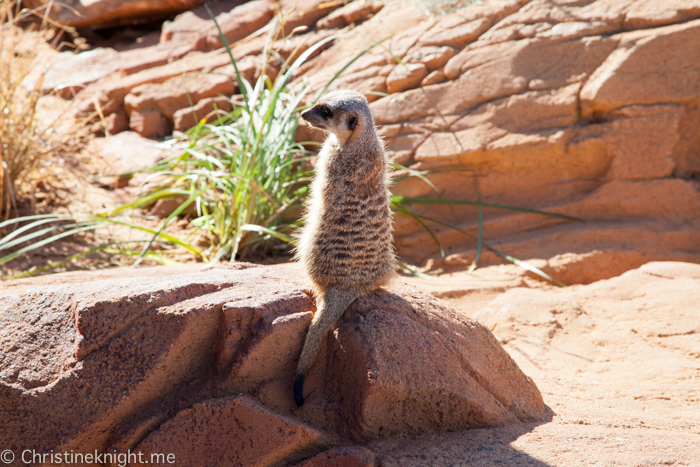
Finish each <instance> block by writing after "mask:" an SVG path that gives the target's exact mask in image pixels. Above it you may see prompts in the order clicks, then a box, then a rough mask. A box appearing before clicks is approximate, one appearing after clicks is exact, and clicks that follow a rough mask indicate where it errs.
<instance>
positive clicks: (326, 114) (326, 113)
mask: <svg viewBox="0 0 700 467" xmlns="http://www.w3.org/2000/svg"><path fill="white" fill-rule="evenodd" d="M318 113H319V114H320V115H321V117H323V118H324V119H325V120H328V119H329V118H333V110H332V109H331V108H330V107H328V106H327V105H319V106H318Z"/></svg>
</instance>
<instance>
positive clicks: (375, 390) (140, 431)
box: [0, 264, 545, 466]
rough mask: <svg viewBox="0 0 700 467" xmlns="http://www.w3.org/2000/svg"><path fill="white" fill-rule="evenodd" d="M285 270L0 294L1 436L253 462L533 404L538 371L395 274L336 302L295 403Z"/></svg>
mask: <svg viewBox="0 0 700 467" xmlns="http://www.w3.org/2000/svg"><path fill="white" fill-rule="evenodd" d="M290 275H292V276H293V275H298V273H297V272H296V271H294V270H290V269H288V268H287V269H284V268H279V267H255V266H254V265H245V264H241V265H238V266H237V268H236V269H222V268H219V269H212V270H209V271H204V272H197V273H187V274H175V275H168V276H165V275H161V273H160V271H158V270H156V271H155V272H154V276H151V277H136V278H129V279H120V280H105V281H90V278H89V275H87V274H86V275H84V277H83V281H87V282H84V283H77V284H72V285H70V284H69V285H58V286H54V287H48V288H41V289H32V290H28V291H26V292H24V293H22V294H18V295H9V296H6V297H4V298H2V299H0V348H1V350H2V351H1V352H0V417H1V418H2V420H3V423H2V425H1V426H0V444H1V445H2V446H3V447H4V448H6V449H11V450H13V451H14V452H16V453H20V452H23V451H24V450H26V449H34V450H36V451H37V452H51V450H54V451H55V452H71V450H72V451H74V452H77V453H88V452H94V451H95V450H97V452H103V453H104V452H113V451H114V450H117V451H118V452H127V451H128V450H132V451H139V452H143V453H144V454H145V455H146V456H147V459H148V458H150V453H170V454H173V455H174V456H175V459H176V460H177V461H178V463H182V464H183V465H191V466H196V465H202V466H204V465H212V462H213V463H215V464H217V465H260V466H263V465H277V464H279V463H280V462H282V461H284V462H285V463H287V464H289V463H290V462H294V461H297V460H302V459H303V458H305V457H312V456H313V455H314V454H318V453H319V452H320V451H322V450H323V449H324V448H328V447H331V448H332V447H333V446H334V445H338V444H341V445H342V444H343V443H346V444H347V443H348V442H352V440H354V441H355V442H360V441H363V440H367V439H370V438H375V437H386V436H389V435H392V434H407V433H420V432H424V431H429V430H445V429H453V430H454V429H463V428H468V427H486V426H493V425H500V424H504V423H513V422H517V421H519V420H523V421H527V420H536V419H540V418H542V417H543V416H544V414H545V407H544V402H543V400H542V396H541V395H540V393H539V391H538V389H537V387H536V386H535V384H534V383H533V381H532V380H531V379H530V378H528V377H527V376H525V375H524V374H523V373H522V372H521V371H520V370H519V368H518V367H517V365H516V364H515V362H514V361H513V360H512V359H511V358H510V357H509V356H508V354H507V353H506V352H505V351H504V350H503V348H502V347H501V345H500V344H499V343H498V341H497V340H496V339H495V338H494V337H493V335H492V334H491V333H490V331H489V330H488V329H486V328H485V327H484V326H482V325H481V324H479V323H478V322H477V321H474V320H471V319H469V318H467V317H465V316H463V315H460V314H459V313H458V312H457V311H456V310H455V309H453V308H451V307H450V306H449V305H447V304H446V303H444V302H441V301H440V300H438V299H435V298H433V297H431V296H430V295H427V294H425V293H421V292H418V291H417V290H416V289H413V288H411V287H409V286H406V285H402V284H400V283H395V284H394V285H392V286H391V287H388V288H387V290H380V291H378V292H376V293H375V294H373V295H372V296H369V297H367V298H365V299H362V300H359V301H357V302H355V303H354V304H353V305H352V306H351V307H350V308H349V309H348V311H347V312H346V313H345V315H344V317H343V318H342V319H341V321H340V323H339V327H338V328H337V329H336V330H335V331H334V332H333V333H331V334H330V335H329V336H328V339H327V346H326V348H325V349H323V350H322V351H321V352H320V354H319V356H318V358H317V360H316V362H317V363H316V364H315V365H314V366H313V367H312V369H311V371H310V373H309V375H308V379H307V382H306V384H305V392H306V394H307V401H306V403H305V404H304V406H303V407H302V408H301V409H297V408H296V406H295V404H294V401H293V398H292V380H293V376H294V370H295V369H296V363H297V361H298V358H299V354H300V352H301V345H302V343H303V339H304V336H305V333H306V330H307V328H308V326H309V324H310V322H311V317H312V312H313V311H314V309H315V308H314V304H313V302H312V300H311V299H310V298H309V297H308V296H307V295H305V294H304V293H303V292H302V288H303V284H302V283H299V282H297V281H295V280H290V279H289V277H290ZM81 282H82V281H81ZM355 451H357V449H355ZM355 451H352V450H351V454H352V453H353V452H354V454H352V456H353V458H357V459H360V460H362V459H365V458H367V453H366V452H364V451H362V450H361V449H360V450H359V451H357V452H355ZM343 452H344V451H342V450H341V451H337V452H336V451H331V452H329V453H326V454H324V455H323V456H321V457H320V458H319V459H316V460H315V461H314V460H310V461H309V462H311V465H333V464H332V463H331V464H328V463H326V464H323V463H322V462H321V461H322V460H324V459H325V460H324V462H325V461H328V462H331V460H332V459H334V458H335V457H337V456H341V457H342V456H344V455H345V454H343ZM370 454H371V453H370ZM348 455H349V454H348ZM324 456H325V457H324ZM371 459H372V458H371V457H370V460H371ZM365 460H366V459H365ZM314 462H315V464H314ZM358 462H359V461H358ZM367 462H369V461H367ZM319 463H320V464H319ZM86 464H89V462H88V463H86ZM12 465H19V457H18V460H17V463H16V464H12ZM164 465H167V463H166V464H164Z"/></svg>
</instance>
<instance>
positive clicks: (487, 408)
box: [298, 283, 544, 438]
mask: <svg viewBox="0 0 700 467" xmlns="http://www.w3.org/2000/svg"><path fill="white" fill-rule="evenodd" d="M426 300H429V299H428V297H427V296H425V295H423V294H421V293H420V292H418V291H416V290H413V289H410V288H407V287H405V286H403V285H400V284H398V283H397V284H394V285H392V287H390V288H389V289H388V290H387V291H379V292H377V293H375V294H373V295H372V296H370V297H368V298H367V299H361V300H358V301H357V302H355V303H354V304H353V305H351V307H350V308H349V309H348V312H346V313H345V315H344V317H343V318H342V320H341V322H340V324H339V326H338V329H337V331H335V333H334V336H333V337H332V338H329V339H328V341H327V348H326V349H325V352H323V351H322V353H321V354H320V355H319V356H320V357H321V358H319V359H317V361H316V362H317V363H316V364H315V365H314V366H313V367H312V369H311V371H310V373H309V376H308V377H307V384H306V386H305V388H306V391H307V393H308V395H307V401H306V403H305V404H304V406H303V407H302V408H301V410H300V411H298V412H299V414H300V416H301V417H302V418H303V419H306V420H309V421H310V422H311V423H312V424H314V425H317V426H323V427H325V428H326V429H332V430H334V431H340V432H341V433H344V434H346V435H350V436H352V437H356V438H368V437H375V436H386V435H388V434H392V433H400V432H416V431H424V430H434V429H435V428H436V427H438V426H449V427H451V429H458V428H460V427H465V426H486V425H491V424H500V423H505V422H508V421H511V420H515V419H517V418H520V419H523V420H527V419H532V418H538V417H541V416H542V415H543V413H544V404H543V402H542V400H541V399H540V397H539V396H538V392H537V389H536V387H535V386H534V383H533V382H532V381H531V380H529V379H527V377H525V378H523V377H522V376H520V375H519V370H517V367H516V366H515V365H514V364H513V363H512V362H511V361H508V359H507V358H505V357H506V356H505V355H503V354H501V353H500V350H499V349H500V346H499V345H498V343H497V342H496V341H494V340H492V337H491V335H490V333H489V332H488V330H487V329H486V328H483V327H481V325H480V324H478V323H477V322H475V321H471V320H469V319H468V318H465V317H463V316H461V315H459V314H457V313H455V312H454V311H453V310H451V309H449V308H447V307H444V306H443V305H442V304H438V303H435V307H433V306H428V305H427V302H426ZM373 303H374V304H376V305H373ZM379 303H381V304H382V305H381V309H380V308H378V305H379ZM424 306H428V309H429V310H430V311H428V313H427V314H425V315H423V314H421V313H416V310H417V309H418V308H423V307H424ZM368 309H372V310H373V311H372V312H371V313H367V312H363V311H361V310H368ZM438 316H440V318H438ZM448 329H453V330H455V331H456V332H455V333H454V334H452V333H451V332H450V335H449V336H448V334H447V333H448ZM399 330H400V331H399ZM408 336H410V337H408ZM467 336H469V337H467ZM411 342H421V344H420V345H417V346H416V345H414V344H412V343H411ZM423 346H425V347H423ZM421 348H429V349H430V351H429V352H428V353H425V352H423V351H421V350H420V349H421ZM477 349H478V350H477ZM496 375H499V376H498V377H497V379H494V377H496ZM501 378H503V379H501ZM506 381H511V382H512V383H506ZM476 407H478V409H476Z"/></svg>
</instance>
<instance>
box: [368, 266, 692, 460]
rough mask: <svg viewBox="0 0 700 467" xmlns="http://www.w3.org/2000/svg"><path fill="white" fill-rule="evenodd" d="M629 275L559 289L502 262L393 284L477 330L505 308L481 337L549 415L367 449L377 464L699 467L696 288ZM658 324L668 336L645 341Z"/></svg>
mask: <svg viewBox="0 0 700 467" xmlns="http://www.w3.org/2000/svg"><path fill="white" fill-rule="evenodd" d="M694 267H695V268H697V270H696V272H698V271H700V267H698V266H694ZM633 273H637V271H633V272H630V273H627V275H626V276H623V277H622V278H614V279H610V280H608V281H600V282H598V283H595V284H591V285H587V286H573V287H568V288H567V289H564V290H561V289H559V290H557V289H555V288H552V287H548V286H545V285H542V284H541V283H537V282H536V281H533V280H531V279H529V278H527V277H525V276H524V275H523V274H522V273H521V272H520V271H519V270H518V268H514V267H510V266H500V267H491V268H484V269H482V270H477V271H476V272H475V273H472V274H467V273H464V272H461V273H455V274H450V275H444V276H441V277H440V278H439V279H438V280H434V281H430V280H425V279H418V278H407V279H405V280H407V281H408V282H411V283H413V284H414V285H416V286H417V287H420V288H421V289H423V290H427V291H430V292H432V293H434V294H435V295H437V296H440V297H442V298H443V299H445V300H447V301H449V302H451V303H452V304H453V305H454V306H455V307H457V308H459V309H461V310H463V311H464V312H465V313H467V314H469V315H471V316H476V317H478V318H479V319H481V320H482V321H484V322H485V323H487V325H488V324H489V321H490V320H491V321H494V322H495V321H497V320H499V321H503V319H502V318H503V310H504V309H507V308H509V307H510V308H511V309H510V310H508V311H509V313H508V314H509V315H510V320H509V321H510V323H509V325H508V326H505V327H504V326H498V325H497V326H495V329H492V330H493V331H494V334H495V335H496V337H498V338H499V340H500V341H501V342H502V343H504V347H505V349H506V350H507V351H508V353H509V354H510V355H511V356H512V357H513V359H514V360H515V361H516V362H517V363H518V365H519V366H520V368H521V369H522V370H523V371H524V372H525V373H526V374H527V375H528V376H530V377H532V378H533V379H534V381H535V382H536V383H537V386H538V387H539V389H540V391H541V392H542V396H543V397H544V400H545V403H546V404H547V406H548V408H549V415H548V419H546V420H544V421H541V422H535V423H523V424H519V425H511V426H505V427H499V428H492V429H479V430H470V431H467V432H459V433H438V434H430V435H421V436H414V437H396V438H392V439H387V440H379V441H375V442H373V443H370V445H369V446H368V447H370V448H371V449H373V450H374V451H375V452H377V454H378V455H379V457H380V458H381V459H382V461H383V463H384V465H385V466H386V467H393V466H435V467H442V466H445V467H447V466H454V467H457V466H490V465H534V466H586V465H596V466H647V465H674V466H700V301H699V300H698V299H700V281H698V280H694V281H689V282H687V283H684V284H680V283H679V279H677V278H673V279H670V278H669V279H668V280H665V281H664V280H659V281H657V282H658V283H656V282H654V283H653V285H650V284H652V283H647V282H644V280H643V278H642V279H640V278H639V277H637V276H639V275H640V274H636V275H635V274H633ZM514 285H517V286H518V287H519V288H518V289H516V290H512V291H510V292H508V293H507V294H504V292H506V290H507V289H509V288H510V287H512V286H514ZM635 290H636V292H635ZM528 295H534V297H528ZM543 297H544V298H543ZM494 299H495V301H494V302H492V300H494ZM542 299H544V300H545V301H547V300H550V299H551V301H552V302H554V303H555V307H559V310H558V311H559V313H555V315H554V316H556V319H555V321H556V322H551V318H550V320H542V319H541V318H542V316H541V313H542V309H544V308H547V303H541V302H540V303H538V300H542ZM533 305H534V306H533ZM567 306H568V307H569V308H571V307H573V308H575V307H577V306H580V307H581V308H582V311H583V313H582V314H581V315H580V316H581V317H582V318H578V319H569V318H570V317H569V316H567V315H568V314H571V313H569V311H570V310H567ZM506 320H507V321H508V319H506ZM543 323H544V324H543ZM665 326H673V327H675V328H677V329H674V330H673V331H672V332H669V333H666V334H664V332H658V333H656V335H655V334H654V332H653V330H655V329H662V330H663V329H664V327H665ZM490 327H492V328H494V326H493V325H491V326H490ZM659 336H661V337H659Z"/></svg>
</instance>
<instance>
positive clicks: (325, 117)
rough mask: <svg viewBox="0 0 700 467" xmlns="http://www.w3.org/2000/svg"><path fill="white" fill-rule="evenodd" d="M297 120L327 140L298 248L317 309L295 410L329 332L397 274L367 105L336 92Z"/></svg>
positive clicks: (383, 173) (297, 381)
mask: <svg viewBox="0 0 700 467" xmlns="http://www.w3.org/2000/svg"><path fill="white" fill-rule="evenodd" d="M301 117H302V118H303V119H304V120H306V121H307V122H309V123H310V124H311V125H312V126H313V127H315V128H319V129H321V130H324V131H325V132H327V134H328V136H327V139H326V140H325V142H324V143H323V146H322V148H321V151H320V152H319V157H318V163H317V165H316V168H315V171H316V174H315V178H314V180H313V182H312V184H311V192H310V196H309V200H308V202H307V206H306V215H305V222H304V227H303V228H302V231H301V234H300V236H299V242H298V247H297V258H298V260H299V261H300V262H301V264H302V266H303V269H304V272H305V273H306V276H307V277H308V280H309V282H310V286H311V288H312V289H313V292H314V295H315V296H316V305H317V311H316V313H315V314H314V318H313V320H312V322H311V325H310V327H309V330H308V332H307V334H306V339H305V341H304V347H303V348H302V351H301V357H300V359H299V365H298V367H297V371H296V375H295V378H294V401H295V402H296V404H297V406H301V405H302V404H303V403H304V394H303V388H304V379H305V378H306V374H307V372H308V370H309V368H310V367H311V364H312V363H313V361H314V358H315V356H316V354H317V352H318V349H319V347H320V345H321V342H322V341H323V339H324V338H325V336H326V334H327V333H328V331H329V330H330V329H331V328H332V327H333V326H334V325H335V324H336V323H337V321H338V319H340V317H341V316H342V314H343V312H344V311H345V310H346V309H347V307H348V306H350V304H352V302H354V301H355V300H356V299H357V298H359V297H362V296H364V295H367V294H369V293H370V292H372V291H373V290H375V289H377V288H378V287H381V286H383V285H385V284H386V283H387V282H388V281H389V279H390V278H391V277H392V275H393V274H394V268H395V266H394V264H395V258H394V249H393V244H392V241H393V236H392V220H391V208H390V204H389V190H388V184H389V175H390V173H389V167H388V163H387V157H386V153H385V152H384V144H383V143H382V141H381V140H380V139H379V136H377V130H376V127H375V125H374V118H373V117H372V112H371V111H370V109H369V105H368V103H367V99H366V98H365V97H364V96H363V95H362V94H360V93H358V92H355V91H334V92H331V93H328V94H327V95H325V96H324V97H323V98H322V99H320V100H319V101H318V103H317V104H316V105H314V106H313V107H312V108H310V109H308V110H306V111H305V112H303V113H302V114H301Z"/></svg>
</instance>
